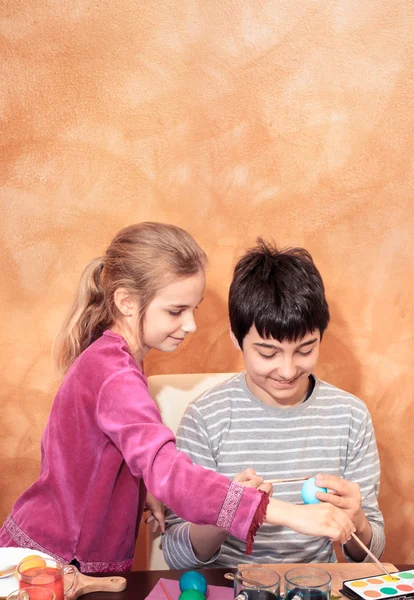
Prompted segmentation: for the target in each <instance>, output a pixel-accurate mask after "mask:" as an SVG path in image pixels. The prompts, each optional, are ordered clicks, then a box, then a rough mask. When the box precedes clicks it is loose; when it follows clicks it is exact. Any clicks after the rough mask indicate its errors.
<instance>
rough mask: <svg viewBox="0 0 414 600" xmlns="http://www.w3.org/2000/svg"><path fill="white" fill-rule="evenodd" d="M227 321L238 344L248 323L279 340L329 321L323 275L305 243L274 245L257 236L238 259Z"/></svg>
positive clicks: (301, 334)
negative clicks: (304, 246) (255, 244)
mask: <svg viewBox="0 0 414 600" xmlns="http://www.w3.org/2000/svg"><path fill="white" fill-rule="evenodd" d="M229 314H230V325H231V330H232V332H233V334H234V335H235V337H236V339H237V341H238V343H239V345H240V348H242V346H243V340H244V338H245V336H246V335H247V333H248V332H249V330H250V328H251V327H252V325H255V326H256V329H257V331H258V333H259V335H260V337H262V338H264V339H266V338H270V337H272V338H273V339H275V340H278V341H279V342H283V341H285V340H287V341H289V342H293V341H297V340H299V339H301V338H303V337H304V336H305V335H306V334H307V333H309V332H312V331H317V330H318V331H319V332H320V334H321V337H322V335H323V332H324V331H325V329H326V328H327V326H328V323H329V308H328V303H327V301H326V298H325V288H324V285H323V281H322V277H321V275H320V273H319V271H318V269H317V268H316V266H315V264H314V262H313V260H312V257H311V255H310V254H309V252H307V251H306V250H305V249H304V248H284V249H282V250H278V249H277V248H276V247H275V246H273V245H271V244H268V243H266V242H265V241H264V240H263V239H262V238H258V239H257V246H256V247H254V248H251V249H250V250H248V251H247V252H246V254H245V255H244V256H243V257H242V258H241V259H240V260H239V261H238V263H237V264H236V267H235V269H234V275H233V281H232V283H231V286H230V293H229Z"/></svg>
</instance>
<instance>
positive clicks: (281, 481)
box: [263, 475, 312, 483]
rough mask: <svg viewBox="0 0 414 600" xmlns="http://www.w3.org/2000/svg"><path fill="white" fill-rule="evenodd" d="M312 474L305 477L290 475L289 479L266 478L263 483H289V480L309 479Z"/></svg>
mask: <svg viewBox="0 0 414 600" xmlns="http://www.w3.org/2000/svg"><path fill="white" fill-rule="evenodd" d="M311 477H312V475H308V476H307V477H291V478H290V479H266V480H265V481H263V483H290V482H291V481H306V480H307V479H310V478H311Z"/></svg>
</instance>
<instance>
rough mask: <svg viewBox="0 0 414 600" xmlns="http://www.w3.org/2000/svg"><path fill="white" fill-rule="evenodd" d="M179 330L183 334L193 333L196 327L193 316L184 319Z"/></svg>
mask: <svg viewBox="0 0 414 600" xmlns="http://www.w3.org/2000/svg"><path fill="white" fill-rule="evenodd" d="M181 329H182V330H183V331H184V332H185V333H194V331H195V330H196V329H197V325H196V322H195V319H194V315H193V314H191V315H188V316H187V317H186V319H185V321H184V323H183V324H182V325H181Z"/></svg>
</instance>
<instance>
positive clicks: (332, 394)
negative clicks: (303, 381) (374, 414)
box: [316, 378, 368, 413]
mask: <svg viewBox="0 0 414 600" xmlns="http://www.w3.org/2000/svg"><path fill="white" fill-rule="evenodd" d="M316 380H317V381H318V384H319V385H318V388H317V395H318V398H319V399H320V400H322V401H323V402H325V403H326V402H329V401H331V402H332V403H334V404H336V405H338V404H341V405H346V406H349V407H351V408H355V409H357V410H359V411H362V412H364V413H368V408H367V405H366V404H365V402H363V400H361V399H360V398H358V396H355V395H354V394H351V392H347V391H346V390H342V389H341V388H338V387H336V386H335V385H332V384H331V383H328V382H327V381H324V380H323V379H319V378H316Z"/></svg>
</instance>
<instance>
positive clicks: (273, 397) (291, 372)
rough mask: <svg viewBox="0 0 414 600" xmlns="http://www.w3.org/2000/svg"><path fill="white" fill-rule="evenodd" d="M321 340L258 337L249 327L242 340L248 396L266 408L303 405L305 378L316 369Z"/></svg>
mask: <svg viewBox="0 0 414 600" xmlns="http://www.w3.org/2000/svg"><path fill="white" fill-rule="evenodd" d="M320 340H321V336H320V333H319V331H315V332H313V333H307V334H306V335H305V336H304V337H303V338H302V339H300V340H297V341H296V342H288V341H284V342H279V341H278V340H275V339H273V338H269V339H264V338H262V337H260V335H259V334H258V332H257V329H256V327H255V326H254V325H253V326H252V327H251V329H250V331H249V333H248V334H247V335H246V337H245V338H244V340H243V357H244V363H245V366H246V371H247V377H246V379H247V384H248V386H249V388H250V390H251V392H252V393H253V394H254V395H255V396H256V397H257V398H258V399H259V400H261V401H262V402H264V403H265V404H269V405H270V406H272V405H273V406H274V405H275V404H276V405H280V406H293V405H295V404H299V403H300V402H303V400H304V399H305V397H306V394H307V391H308V388H309V375H310V374H311V373H312V371H313V370H314V368H315V367H316V363H317V362H318V356H319V345H320Z"/></svg>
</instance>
